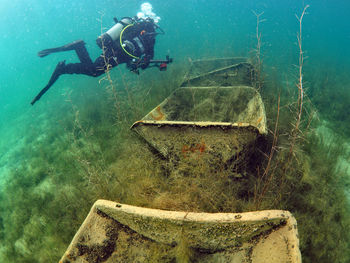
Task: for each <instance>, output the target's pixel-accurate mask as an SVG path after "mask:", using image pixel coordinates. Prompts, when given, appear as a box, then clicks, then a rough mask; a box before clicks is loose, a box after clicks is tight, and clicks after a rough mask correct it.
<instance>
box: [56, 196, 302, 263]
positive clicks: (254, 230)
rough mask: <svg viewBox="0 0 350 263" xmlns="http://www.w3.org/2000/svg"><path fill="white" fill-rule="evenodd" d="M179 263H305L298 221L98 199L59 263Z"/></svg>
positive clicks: (279, 215)
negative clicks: (187, 210)
mask: <svg viewBox="0 0 350 263" xmlns="http://www.w3.org/2000/svg"><path fill="white" fill-rule="evenodd" d="M179 248H180V249H179ZM184 255H187V257H186V256H184ZM179 261H182V262H237V263H240V262H242V263H243V262H247V263H248V262H249V263H262V262H269V263H277V262H278V263H285V262H286V263H287V262H289V263H300V262H301V255H300V251H299V240H298V232H297V224H296V220H295V219H294V217H293V216H292V215H291V214H290V213H289V212H288V211H281V210H268V211H256V212H247V213H192V212H179V211H164V210H159V209H150V208H141V207H135V206H130V205H125V204H119V203H115V202H112V201H106V200H98V201H97V202H96V203H95V204H94V206H93V207H92V209H91V211H90V213H89V215H88V216H87V218H86V219H85V221H84V223H83V224H82V226H81V227H80V229H79V230H78V232H77V233H76V235H75V237H74V238H73V240H72V242H71V244H70V245H69V247H68V249H67V251H66V253H65V254H64V255H63V257H62V259H61V260H60V263H73V262H89V263H90V262H107V263H110V262H179Z"/></svg>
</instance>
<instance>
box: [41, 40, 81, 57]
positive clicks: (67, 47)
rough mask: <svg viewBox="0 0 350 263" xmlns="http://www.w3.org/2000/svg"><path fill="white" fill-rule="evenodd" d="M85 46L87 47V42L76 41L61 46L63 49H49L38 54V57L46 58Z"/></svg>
mask: <svg viewBox="0 0 350 263" xmlns="http://www.w3.org/2000/svg"><path fill="white" fill-rule="evenodd" d="M84 45H85V42H84V41H83V40H76V41H74V42H72V43H69V44H67V45H64V46H61V47H55V48H48V49H44V50H41V51H39V52H38V56H39V57H41V58H42V57H46V56H47V55H50V54H51V53H56V52H62V51H69V50H76V49H77V48H78V47H79V46H84Z"/></svg>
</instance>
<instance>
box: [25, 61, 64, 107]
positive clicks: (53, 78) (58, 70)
mask: <svg viewBox="0 0 350 263" xmlns="http://www.w3.org/2000/svg"><path fill="white" fill-rule="evenodd" d="M65 66H66V65H65V60H64V61H61V62H59V63H58V64H57V66H56V68H55V70H54V72H53V73H52V75H51V78H50V80H49V82H48V83H47V85H46V86H45V87H44V88H43V89H42V90H41V91H40V92H39V93H38V95H36V96H35V98H34V99H33V100H32V102H31V103H30V104H32V105H34V103H35V102H37V101H38V100H40V98H41V96H42V95H44V94H45V92H46V91H48V89H49V88H51V86H52V85H53V84H54V83H55V82H56V80H57V79H58V78H59V76H61V75H62V74H64V72H65V70H64V69H65Z"/></svg>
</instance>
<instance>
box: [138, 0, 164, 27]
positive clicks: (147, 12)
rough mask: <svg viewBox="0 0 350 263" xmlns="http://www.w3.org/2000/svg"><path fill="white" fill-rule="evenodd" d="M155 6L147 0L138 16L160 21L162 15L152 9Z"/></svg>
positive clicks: (156, 21)
mask: <svg viewBox="0 0 350 263" xmlns="http://www.w3.org/2000/svg"><path fill="white" fill-rule="evenodd" d="M152 9H153V7H152V5H151V4H150V3H148V2H145V3H143V4H142V5H141V11H140V12H138V13H137V18H139V19H147V18H151V19H152V20H153V21H154V22H155V23H158V22H159V20H160V17H159V16H157V15H156V14H155V13H153V11H152Z"/></svg>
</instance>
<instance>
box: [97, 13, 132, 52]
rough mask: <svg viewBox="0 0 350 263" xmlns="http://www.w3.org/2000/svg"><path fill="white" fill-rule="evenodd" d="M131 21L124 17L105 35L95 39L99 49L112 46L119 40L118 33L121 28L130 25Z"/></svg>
mask: <svg viewBox="0 0 350 263" xmlns="http://www.w3.org/2000/svg"><path fill="white" fill-rule="evenodd" d="M132 21H133V19H132V18H130V17H124V18H122V19H121V20H120V21H118V22H117V23H116V24H115V25H114V26H113V27H111V28H110V29H109V30H108V31H107V32H106V33H104V34H102V35H101V36H99V37H98V38H97V39H96V43H97V45H98V46H99V47H100V48H103V47H109V46H111V45H112V46H114V45H115V41H117V40H118V39H119V36H120V33H121V32H122V30H123V28H124V27H125V26H127V25H130V24H131V23H132Z"/></svg>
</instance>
